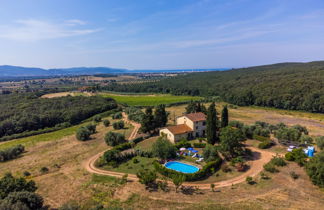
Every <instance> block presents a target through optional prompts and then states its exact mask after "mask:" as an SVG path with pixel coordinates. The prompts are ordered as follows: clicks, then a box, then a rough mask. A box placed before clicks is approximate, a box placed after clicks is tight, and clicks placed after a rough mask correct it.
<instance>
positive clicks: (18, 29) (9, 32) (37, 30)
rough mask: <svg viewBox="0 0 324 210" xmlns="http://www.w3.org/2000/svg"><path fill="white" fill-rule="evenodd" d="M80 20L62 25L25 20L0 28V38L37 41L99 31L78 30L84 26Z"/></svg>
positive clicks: (69, 21)
mask: <svg viewBox="0 0 324 210" xmlns="http://www.w3.org/2000/svg"><path fill="white" fill-rule="evenodd" d="M84 24H85V22H83V21H80V20H76V19H75V20H68V21H65V22H63V23H52V22H48V21H43V20H36V19H27V20H18V21H15V24H14V25H10V26H0V38H5V39H11V40H16V41H39V40H46V39H57V38H64V37H71V36H80V35H86V34H91V33H95V32H97V31H99V30H100V29H80V28H76V26H79V25H84Z"/></svg>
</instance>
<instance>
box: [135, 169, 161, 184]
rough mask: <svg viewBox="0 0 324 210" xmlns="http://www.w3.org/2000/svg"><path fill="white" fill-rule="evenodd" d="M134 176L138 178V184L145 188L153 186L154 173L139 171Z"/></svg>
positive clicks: (155, 176)
mask: <svg viewBox="0 0 324 210" xmlns="http://www.w3.org/2000/svg"><path fill="white" fill-rule="evenodd" d="M136 176H137V177H138V179H139V182H140V183H142V184H144V185H146V186H147V187H149V186H150V185H152V184H154V183H155V180H156V178H157V175H156V173H155V171H149V170H141V171H139V172H138V173H137V174H136Z"/></svg>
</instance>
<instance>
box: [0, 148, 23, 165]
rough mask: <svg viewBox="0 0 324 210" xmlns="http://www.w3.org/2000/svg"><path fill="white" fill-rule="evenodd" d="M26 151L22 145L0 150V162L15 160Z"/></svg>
mask: <svg viewBox="0 0 324 210" xmlns="http://www.w3.org/2000/svg"><path fill="white" fill-rule="evenodd" d="M24 151H25V147H24V146H22V145H17V146H13V147H10V148H8V149H5V150H0V162H5V161H8V160H12V159H15V158H17V157H19V156H20V155H21V154H22V153H23V152H24Z"/></svg>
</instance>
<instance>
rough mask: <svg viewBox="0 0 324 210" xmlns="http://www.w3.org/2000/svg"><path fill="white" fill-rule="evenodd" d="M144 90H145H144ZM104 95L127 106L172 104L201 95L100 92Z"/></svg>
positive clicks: (195, 98)
mask: <svg viewBox="0 0 324 210" xmlns="http://www.w3.org/2000/svg"><path fill="white" fill-rule="evenodd" d="M145 92H146V91H145ZM101 95H103V96H104V97H109V98H113V99H115V100H116V101H117V102H118V103H122V104H127V105H129V106H157V105H160V104H173V103H178V102H186V101H191V100H201V99H202V97H196V96H195V97H192V96H173V95H169V94H157V95H114V94H109V93H102V94H101Z"/></svg>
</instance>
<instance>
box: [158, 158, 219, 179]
mask: <svg viewBox="0 0 324 210" xmlns="http://www.w3.org/2000/svg"><path fill="white" fill-rule="evenodd" d="M221 164H222V159H220V158H218V159H217V160H215V161H210V162H208V163H207V164H206V165H205V166H204V167H203V168H202V169H200V170H199V171H197V172H196V173H192V174H186V173H181V172H178V171H174V170H171V169H168V168H166V167H165V166H164V165H161V164H160V163H159V162H158V161H154V162H153V165H154V168H155V170H156V171H157V172H159V173H160V174H162V175H164V176H166V177H169V178H172V177H174V176H180V175H183V176H184V177H185V181H196V180H200V179H202V178H204V177H206V176H208V175H210V174H211V173H212V169H214V170H215V169H217V168H219V167H220V165H221Z"/></svg>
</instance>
